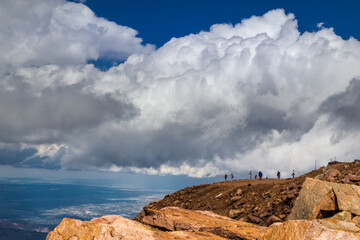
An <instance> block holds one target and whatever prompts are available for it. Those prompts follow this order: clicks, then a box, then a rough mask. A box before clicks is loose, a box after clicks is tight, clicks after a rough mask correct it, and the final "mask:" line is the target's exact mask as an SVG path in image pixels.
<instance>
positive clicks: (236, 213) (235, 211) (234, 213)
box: [229, 208, 245, 218]
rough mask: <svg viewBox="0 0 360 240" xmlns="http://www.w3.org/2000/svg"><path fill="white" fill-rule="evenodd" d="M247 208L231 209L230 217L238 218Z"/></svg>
mask: <svg viewBox="0 0 360 240" xmlns="http://www.w3.org/2000/svg"><path fill="white" fill-rule="evenodd" d="M244 212H245V209H243V208H242V209H231V210H230V211H229V218H237V217H238V216H240V214H242V213H244Z"/></svg>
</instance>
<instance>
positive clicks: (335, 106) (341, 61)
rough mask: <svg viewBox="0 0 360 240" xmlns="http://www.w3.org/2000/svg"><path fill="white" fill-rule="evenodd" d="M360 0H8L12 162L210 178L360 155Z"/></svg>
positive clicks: (5, 28)
mask: <svg viewBox="0 0 360 240" xmlns="http://www.w3.org/2000/svg"><path fill="white" fill-rule="evenodd" d="M359 10H360V3H358V1H355V0H353V1H350V0H348V1H341V2H338V1H298V2H294V1H272V2H271V3H270V1H251V3H250V2H245V1H234V0H228V1H213V0H210V1H191V2H190V1H188V0H184V1H176V3H175V1H173V2H171V1H162V0H158V1H151V2H150V1H110V0H106V1H100V0H88V1H71V2H70V1H65V0H50V1H49V0H34V1H26V0H5V1H1V3H0V50H1V52H2V54H1V56H0V116H1V117H0V165H2V166H3V169H6V170H4V171H9V172H10V173H11V172H12V171H13V172H14V173H15V172H16V173H18V171H19V169H20V170H21V169H23V170H24V172H29V171H31V170H34V172H37V171H39V169H44V170H51V171H59V170H61V171H66V170H71V171H91V172H93V171H98V172H122V173H131V174H133V173H136V174H150V175H186V176H189V177H197V178H202V177H214V176H217V175H222V174H223V173H224V172H229V171H232V172H236V173H238V174H246V173H247V172H248V171H249V170H263V172H265V173H267V174H268V175H269V176H270V175H274V176H275V174H276V172H277V171H278V170H279V171H281V172H284V174H282V175H283V176H287V175H290V173H291V171H292V169H296V172H304V171H308V170H311V169H312V168H313V167H314V162H315V161H316V162H317V164H318V166H319V165H325V164H326V163H327V162H328V161H329V159H334V158H335V156H336V159H337V160H340V161H351V160H353V159H354V158H360V150H358V149H359V148H358V143H359V140H360V134H359V133H360V124H359V122H360V67H359V66H360V43H359V39H360V30H359V29H360V28H359V23H360V19H359V18H360V17H359V14H358V12H359ZM25 170H26V171H25ZM4 171H3V172H4ZM287 173H288V174H287Z"/></svg>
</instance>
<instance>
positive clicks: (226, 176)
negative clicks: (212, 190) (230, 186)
mask: <svg viewBox="0 0 360 240" xmlns="http://www.w3.org/2000/svg"><path fill="white" fill-rule="evenodd" d="M230 177H231V181H232V180H234V174H233V173H231V174H230ZM227 178H228V175H227V174H226V173H225V182H226V181H227Z"/></svg>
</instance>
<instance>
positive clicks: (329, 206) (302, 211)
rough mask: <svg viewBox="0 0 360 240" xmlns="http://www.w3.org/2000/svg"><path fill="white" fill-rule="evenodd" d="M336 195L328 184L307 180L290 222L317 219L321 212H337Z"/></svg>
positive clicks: (295, 204) (290, 216)
mask: <svg viewBox="0 0 360 240" xmlns="http://www.w3.org/2000/svg"><path fill="white" fill-rule="evenodd" d="M335 207H336V206H335V195H334V192H333V190H332V187H331V186H330V184H329V183H328V182H325V181H320V180H317V179H311V178H306V180H305V182H304V183H303V186H302V189H301V191H300V193H299V197H298V199H297V200H296V201H295V203H294V207H293V208H292V210H291V213H290V215H289V217H288V219H289V220H299V219H306V220H309V219H316V217H317V216H318V214H319V213H320V211H321V210H326V211H331V210H335Z"/></svg>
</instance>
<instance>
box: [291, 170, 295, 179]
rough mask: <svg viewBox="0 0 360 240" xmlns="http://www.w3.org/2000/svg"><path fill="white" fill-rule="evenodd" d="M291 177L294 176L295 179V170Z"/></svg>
mask: <svg viewBox="0 0 360 240" xmlns="http://www.w3.org/2000/svg"><path fill="white" fill-rule="evenodd" d="M291 175H292V177H293V178H294V177H295V171H294V170H293V173H292V174H291Z"/></svg>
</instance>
